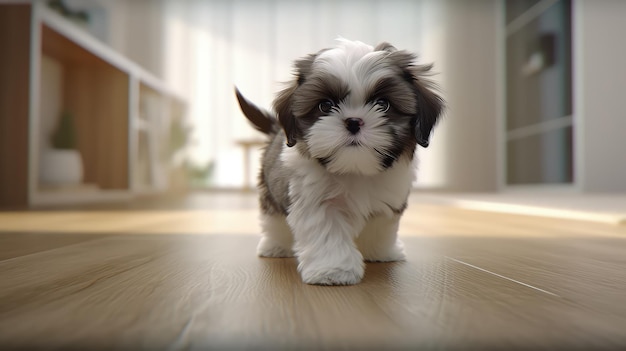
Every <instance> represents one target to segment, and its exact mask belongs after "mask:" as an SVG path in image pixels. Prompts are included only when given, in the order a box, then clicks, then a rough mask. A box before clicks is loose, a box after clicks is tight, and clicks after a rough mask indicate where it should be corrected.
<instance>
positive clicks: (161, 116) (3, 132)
mask: <svg viewBox="0 0 626 351" xmlns="http://www.w3.org/2000/svg"><path fill="white" fill-rule="evenodd" d="M0 47H4V48H11V50H10V51H5V54H4V55H0V56H1V57H0V78H1V79H0V207H25V206H37V205H53V204H61V203H71V202H73V203H78V202H94V201H104V200H114V199H127V198H132V197H133V196H134V195H137V194H140V193H146V192H159V191H164V190H167V188H168V185H167V174H168V162H169V160H168V159H167V158H166V157H164V155H165V154H164V150H166V149H167V147H168V146H169V144H168V143H169V138H168V136H169V134H168V132H167V128H169V125H170V123H171V120H172V118H180V115H181V113H183V114H184V111H185V106H186V103H185V99H184V98H182V97H180V96H179V95H178V94H176V93H175V92H173V91H172V90H171V89H170V88H169V87H168V86H166V85H165V84H164V83H163V82H162V81H160V80H159V79H157V78H156V77H154V76H153V75H152V74H150V73H149V72H147V71H145V70H144V69H143V68H142V67H140V66H139V65H137V64H136V63H134V62H132V61H130V60H129V59H127V58H126V57H124V56H122V55H121V54H119V53H118V52H116V51H114V50H113V49H111V48H110V47H108V46H107V45H105V44H103V43H102V42H100V41H98V40H97V39H95V38H93V37H91V36H90V35H89V34H88V33H86V32H84V31H83V30H81V29H80V28H78V27H76V26H75V25H74V24H72V23H70V22H68V21H66V20H65V19H64V18H62V17H61V16H60V15H58V14H56V13H55V12H53V11H51V10H49V9H48V8H47V7H46V6H45V3H43V2H39V1H33V2H25V3H13V4H3V5H0ZM6 53H8V55H7V54H6ZM43 60H46V62H47V63H51V64H52V65H53V66H54V67H57V68H56V71H58V72H59V73H58V75H59V78H58V80H59V82H58V83H55V84H56V85H55V84H52V85H51V84H50V82H48V81H44V79H43V78H42V75H43V72H42V61H43ZM44 83H45V84H44ZM50 96H53V97H54V98H56V99H58V100H59V101H58V102H57V103H56V104H53V105H55V106H56V105H58V106H59V111H47V110H44V109H46V106H48V105H46V106H43V105H42V100H44V99H48V98H50ZM150 101H159V102H160V103H159V104H157V105H155V104H154V103H152V105H150ZM145 106H150V109H151V110H150V111H148V110H147V109H146V107H145ZM42 110H44V111H42ZM64 111H67V112H69V113H71V114H72V116H73V117H74V122H75V127H76V130H77V134H78V135H77V139H78V150H79V151H80V153H81V156H82V159H83V168H84V179H83V182H84V183H85V184H87V185H88V186H84V187H81V186H80V185H79V186H76V187H70V188H68V189H67V191H64V189H63V188H51V187H49V186H47V185H45V184H41V182H40V180H39V162H40V158H41V152H42V150H43V149H44V148H45V146H46V145H45V144H46V143H47V140H46V138H47V136H46V128H44V127H46V126H47V128H49V125H50V121H49V120H44V116H46V117H45V118H50V117H49V116H50V115H60V113H61V112H64ZM54 118H57V117H54ZM43 122H46V123H43ZM144 139H145V140H144ZM144 142H147V145H144V146H142V145H141V143H144ZM145 146H147V148H146V147H145ZM146 153H147V154H146ZM144 159H145V162H147V164H148V166H147V169H143V170H142V169H141V160H144ZM142 172H147V175H143V176H142ZM77 189H78V190H77ZM80 189H86V190H85V191H80Z"/></svg>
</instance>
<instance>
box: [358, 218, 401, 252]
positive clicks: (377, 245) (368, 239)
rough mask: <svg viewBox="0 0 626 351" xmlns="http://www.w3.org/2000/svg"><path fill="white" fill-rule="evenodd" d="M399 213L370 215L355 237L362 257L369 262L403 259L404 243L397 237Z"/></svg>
mask: <svg viewBox="0 0 626 351" xmlns="http://www.w3.org/2000/svg"><path fill="white" fill-rule="evenodd" d="M399 222H400V215H397V214H395V215H393V216H392V217H386V216H383V215H379V216H376V217H372V218H371V219H370V220H369V221H368V222H367V224H366V225H365V228H363V231H361V233H360V234H359V236H358V238H357V239H356V244H357V247H358V248H359V250H360V251H361V253H362V254H363V257H364V258H365V260H366V261H369V262H391V261H402V260H404V258H405V257H404V245H403V244H402V242H401V241H400V240H399V239H398V224H399Z"/></svg>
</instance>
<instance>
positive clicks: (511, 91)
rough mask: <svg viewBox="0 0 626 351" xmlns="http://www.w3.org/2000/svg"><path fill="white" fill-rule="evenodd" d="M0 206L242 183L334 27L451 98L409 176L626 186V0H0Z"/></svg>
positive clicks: (436, 184)
mask: <svg viewBox="0 0 626 351" xmlns="http://www.w3.org/2000/svg"><path fill="white" fill-rule="evenodd" d="M0 4H1V5H0V14H1V16H2V18H3V20H2V21H0V22H1V23H2V24H1V25H0V32H1V34H0V45H3V46H5V48H6V49H5V50H3V52H4V53H3V54H2V58H0V72H1V73H2V75H1V76H0V77H1V79H0V84H1V88H2V89H0V128H1V129H0V139H1V140H0V170H1V172H0V173H2V174H1V175H0V205H3V206H24V205H25V206H30V205H39V204H55V203H67V202H80V201H85V202H89V201H97V200H103V199H120V198H133V197H135V196H138V195H141V194H152V193H163V192H171V191H186V190H189V189H218V190H221V189H230V190H233V189H234V190H241V189H249V188H250V187H253V186H254V183H255V181H256V173H257V169H258V164H259V163H258V158H259V156H260V153H259V148H260V144H261V142H262V141H263V135H261V134H259V133H258V132H256V131H255V130H253V129H252V128H251V127H250V126H249V125H248V123H247V121H246V119H245V118H244V117H243V115H242V114H241V113H240V111H239V109H238V106H237V104H236V100H235V97H234V93H233V88H234V87H235V86H237V87H239V88H240V90H241V91H242V92H243V93H244V95H246V96H247V97H248V98H249V99H250V100H252V101H254V102H255V103H257V104H258V105H260V106H263V107H266V108H270V106H271V102H272V99H273V96H274V94H275V93H276V92H277V91H279V90H280V89H281V83H283V82H285V81H288V80H289V79H291V72H292V68H291V64H292V62H293V60H294V59H296V58H299V57H301V56H304V55H307V54H309V53H314V52H316V51H318V50H319V49H321V48H325V47H329V46H332V45H334V40H335V39H336V38H338V37H345V38H348V39H351V40H360V41H363V42H366V43H369V44H371V45H375V44H376V43H379V42H381V41H387V42H390V43H392V44H393V45H394V46H396V47H397V48H399V49H407V50H410V51H413V52H416V53H418V54H419V58H420V61H421V62H425V63H428V62H434V64H435V66H434V71H436V72H438V73H437V75H436V76H435V77H434V79H435V80H436V81H438V82H439V84H440V85H441V88H442V93H443V96H444V97H445V99H446V100H447V104H448V108H447V110H446V113H445V116H444V118H443V120H442V122H441V124H440V125H439V126H438V127H437V128H436V129H435V131H434V134H433V139H432V143H431V146H430V147H429V148H428V149H422V148H420V149H419V150H418V154H419V159H420V165H419V168H420V170H419V173H418V180H417V181H416V183H415V187H416V189H421V190H427V191H436V192H442V191H443V192H452V191H454V192H488V193H503V192H507V191H510V190H520V189H521V190H524V191H525V190H533V191H539V192H552V191H555V190H558V191H566V192H574V193H578V194H593V193H626V153H625V152H624V151H625V150H626V116H624V109H623V107H622V106H623V99H624V92H625V91H626V69H625V68H624V57H625V56H626V44H625V43H626V42H625V41H624V40H623V39H622V38H621V36H620V35H622V34H623V33H626V22H625V21H623V18H624V15H626V2H624V1H619V0H594V1H590V0H577V1H576V0H574V1H565V0H560V1H556V0H540V1H539V0H537V1H535V0H508V1H504V0H468V1H460V0H459V1H454V0H446V1H441V0H423V1H418V0H334V1H307V0H297V1H292V0H254V1H253V0H233V1H219V0H202V1H200V0H198V1H193V0H178V1H174V0H171V1H170V0H53V1H34V2H30V1H9V2H2V3H0Z"/></svg>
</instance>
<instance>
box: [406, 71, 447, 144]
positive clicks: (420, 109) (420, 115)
mask: <svg viewBox="0 0 626 351" xmlns="http://www.w3.org/2000/svg"><path fill="white" fill-rule="evenodd" d="M431 68H432V65H426V66H414V67H413V77H414V79H413V84H414V86H415V91H416V92H417V118H416V119H415V139H416V140H417V143H418V144H419V145H421V146H422V147H428V145H429V144H430V134H431V132H432V130H433V128H434V127H435V125H436V124H437V121H439V118H440V117H441V112H442V111H443V108H444V101H443V98H441V96H439V95H438V94H437V93H435V91H436V90H437V87H436V86H435V83H434V82H432V81H431V80H429V79H427V78H426V77H425V74H428V73H429V72H430V69H431Z"/></svg>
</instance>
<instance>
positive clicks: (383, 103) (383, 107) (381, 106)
mask: <svg viewBox="0 0 626 351" xmlns="http://www.w3.org/2000/svg"><path fill="white" fill-rule="evenodd" d="M374 105H376V107H378V110H379V111H380V112H387V111H389V106H390V105H389V100H387V99H385V98H380V99H378V100H376V101H375V102H374Z"/></svg>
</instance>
